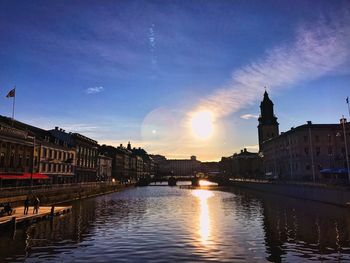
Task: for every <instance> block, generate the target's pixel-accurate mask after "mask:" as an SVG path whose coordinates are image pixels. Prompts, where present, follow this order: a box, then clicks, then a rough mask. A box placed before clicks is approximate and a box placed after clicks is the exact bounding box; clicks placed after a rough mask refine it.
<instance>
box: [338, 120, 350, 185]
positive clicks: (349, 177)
mask: <svg viewBox="0 0 350 263" xmlns="http://www.w3.org/2000/svg"><path fill="white" fill-rule="evenodd" d="M340 123H341V124H342V125H343V134H344V144H345V155H346V166H347V172H348V180H349V182H350V166H349V154H348V144H347V141H346V131H345V123H346V119H345V118H344V115H343V118H341V119H340ZM337 136H341V135H340V134H339V135H338V134H337Z"/></svg>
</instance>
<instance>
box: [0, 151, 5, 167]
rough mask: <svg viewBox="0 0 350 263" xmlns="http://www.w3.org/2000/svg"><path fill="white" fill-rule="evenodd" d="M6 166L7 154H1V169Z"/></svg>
mask: <svg viewBox="0 0 350 263" xmlns="http://www.w3.org/2000/svg"><path fill="white" fill-rule="evenodd" d="M4 166H5V153H3V152H2V153H0V167H4Z"/></svg>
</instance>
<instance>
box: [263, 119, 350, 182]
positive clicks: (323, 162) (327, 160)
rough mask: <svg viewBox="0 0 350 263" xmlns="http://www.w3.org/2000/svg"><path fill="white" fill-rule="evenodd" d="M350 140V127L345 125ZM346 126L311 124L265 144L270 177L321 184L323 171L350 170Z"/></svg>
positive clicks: (264, 154) (265, 159) (266, 167)
mask: <svg viewBox="0 0 350 263" xmlns="http://www.w3.org/2000/svg"><path fill="white" fill-rule="evenodd" d="M345 122H346V120H345ZM345 130H346V138H350V124H349V122H347V123H346V124H345ZM346 147H347V149H350V144H349V139H348V140H347V145H345V140H344V132H343V125H342V124H313V123H312V122H311V121H308V122H307V124H304V125H301V126H298V127H296V128H291V129H290V130H289V131H287V132H283V133H281V135H280V136H277V137H274V138H270V139H269V140H267V141H264V142H263V143H262V150H261V153H262V154H263V156H264V169H265V174H266V175H272V176H277V177H278V178H280V179H286V180H301V179H302V180H309V181H311V180H319V179H321V170H323V169H327V168H328V169H330V168H332V169H341V168H345V169H346V168H347V162H346Z"/></svg>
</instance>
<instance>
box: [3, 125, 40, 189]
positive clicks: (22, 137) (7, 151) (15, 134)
mask: <svg viewBox="0 0 350 263" xmlns="http://www.w3.org/2000/svg"><path fill="white" fill-rule="evenodd" d="M33 151H34V140H33V137H30V136H29V134H28V132H26V131H22V130H19V129H16V128H13V127H11V126H9V125H8V124H7V123H4V122H0V184H1V185H2V186H4V185H16V184H17V183H18V182H17V180H16V181H14V180H12V178H14V177H12V176H13V175H22V174H24V173H30V172H31V169H32V165H33V162H32V160H33ZM27 179H29V178H27ZM26 181H28V180H26ZM20 183H24V182H20ZM27 183H28V182H27Z"/></svg>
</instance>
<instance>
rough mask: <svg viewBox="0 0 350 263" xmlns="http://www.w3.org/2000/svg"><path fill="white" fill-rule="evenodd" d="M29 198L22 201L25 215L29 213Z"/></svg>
mask: <svg viewBox="0 0 350 263" xmlns="http://www.w3.org/2000/svg"><path fill="white" fill-rule="evenodd" d="M29 203H30V202H29V197H28V196H27V198H26V200H24V214H25V215H27V214H28V211H29Z"/></svg>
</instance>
